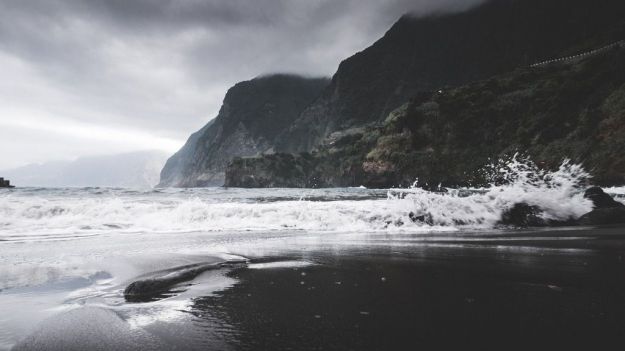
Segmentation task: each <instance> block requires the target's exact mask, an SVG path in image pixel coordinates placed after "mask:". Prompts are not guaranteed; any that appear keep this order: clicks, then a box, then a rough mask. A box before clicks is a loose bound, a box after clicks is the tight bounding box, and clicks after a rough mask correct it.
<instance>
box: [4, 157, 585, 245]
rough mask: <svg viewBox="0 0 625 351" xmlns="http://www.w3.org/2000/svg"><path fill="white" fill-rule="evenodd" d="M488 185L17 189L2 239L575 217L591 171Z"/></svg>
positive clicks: (476, 225) (517, 165) (401, 227)
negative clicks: (523, 215)
mask: <svg viewBox="0 0 625 351" xmlns="http://www.w3.org/2000/svg"><path fill="white" fill-rule="evenodd" d="M492 169H493V170H495V171H496V173H495V174H493V182H492V184H491V185H490V186H489V187H484V188H460V189H446V188H441V189H440V190H438V191H426V190H423V189H420V188H416V187H414V188H409V189H392V190H374V189H359V188H344V189H314V190H311V189H306V190H302V189H223V188H213V189H169V190H159V191H152V192H146V191H132V190H128V189H99V188H90V189H32V188H31V189H28V188H27V189H18V190H16V191H13V192H11V193H10V194H9V193H2V194H0V239H1V240H4V241H24V240H34V241H38V240H58V239H62V240H69V239H72V238H82V237H87V236H91V235H99V234H115V233H122V234H123V233H146V234H149V233H185V232H206V233H211V232H221V233H223V232H231V231H249V232H267V233H271V232H277V231H291V232H296V231H306V232H324V233H333V232H354V233H367V232H380V231H385V232H396V231H399V232H415V233H418V232H431V231H455V230H464V229H466V230H470V229H479V230H482V229H490V228H494V227H496V225H497V223H498V221H499V220H500V219H501V215H502V213H503V212H504V211H506V210H508V209H510V208H511V207H512V206H514V204H516V203H525V204H528V205H530V206H536V207H538V208H540V209H541V210H542V213H541V216H543V218H545V219H549V220H567V219H570V218H578V217H580V216H581V215H583V214H585V213H586V212H588V211H590V210H591V206H592V205H591V203H590V201H588V200H586V199H584V197H583V190H584V188H585V187H586V186H587V185H586V184H587V182H588V178H589V177H588V174H587V173H586V172H585V171H584V170H583V168H582V167H581V166H579V165H575V164H572V163H570V162H568V161H565V162H564V163H563V164H562V165H561V166H560V167H559V168H558V169H557V170H555V171H547V170H543V169H541V168H540V167H537V166H536V165H535V164H534V163H532V162H530V161H528V160H523V159H520V158H517V157H514V158H512V159H511V160H509V161H508V162H505V163H503V164H499V165H497V167H492Z"/></svg>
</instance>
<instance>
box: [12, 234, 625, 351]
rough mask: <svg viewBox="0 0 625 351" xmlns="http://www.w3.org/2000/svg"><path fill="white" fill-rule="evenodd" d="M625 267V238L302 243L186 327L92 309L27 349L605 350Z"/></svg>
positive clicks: (35, 337)
mask: <svg viewBox="0 0 625 351" xmlns="http://www.w3.org/2000/svg"><path fill="white" fill-rule="evenodd" d="M339 242H340V244H338V243H339ZM623 257H625V228H623V227H608V228H596V229H590V228H588V229H575V230H568V229H563V230H549V231H515V232H512V233H511V232H502V233H494V234H487V235H483V234H475V233H466V234H458V233H454V234H452V235H449V236H445V235H442V236H441V235H440V234H439V235H437V236H436V237H434V236H432V237H428V236H424V235H401V234H395V235H371V236H367V237H366V238H364V239H363V238H359V239H355V238H353V237H352V238H351V239H349V238H341V237H337V238H335V239H334V240H333V241H326V242H323V241H321V242H317V243H316V244H301V243H300V244H293V245H291V244H289V245H286V248H283V249H281V250H280V251H276V252H273V253H268V254H267V256H265V257H255V258H251V261H250V262H251V263H250V264H249V265H248V266H247V267H242V268H233V269H226V270H225V271H222V272H223V273H224V274H226V275H227V276H229V277H231V278H234V279H235V280H236V283H234V284H233V285H232V286H230V287H228V288H226V289H224V290H220V291H216V292H214V293H212V294H209V295H208V296H202V295H199V296H195V297H193V298H192V299H191V304H190V305H189V308H187V309H186V310H185V313H187V318H185V319H183V320H177V321H175V322H159V323H155V324H151V325H149V326H147V327H133V328H131V327H129V326H128V325H126V322H125V321H124V318H123V315H122V316H117V317H115V316H116V314H115V313H111V312H108V311H106V308H105V307H83V308H79V309H77V310H73V311H71V312H68V313H65V314H61V315H60V316H56V317H53V318H52V319H51V320H49V321H48V322H44V323H43V325H42V326H41V327H40V328H39V330H37V331H36V332H35V333H33V334H32V335H31V336H29V337H27V338H26V339H24V340H23V341H22V342H21V343H20V344H18V345H17V347H15V349H19V350H26V349H42V350H43V349H65V350H67V349H84V348H85V347H89V348H90V349H198V350H199V349H202V350H211V349H212V350H223V349H233V350H391V349H397V350H415V349H440V348H447V349H466V348H470V349H476V348H497V349H520V348H527V347H531V348H538V349H544V348H555V349H563V348H565V347H567V348H568V347H574V348H579V347H589V348H592V349H603V348H606V347H608V346H615V345H621V344H623V342H625V261H624V260H623ZM306 262H307V263H310V265H306V264H304V263H306ZM202 279H212V278H211V277H207V276H204V278H202V275H200V276H199V277H197V278H196V279H195V280H194V281H192V284H193V283H198V282H201V281H202ZM187 286H188V283H184V284H180V285H178V286H176V287H175V288H173V289H172V291H173V292H172V296H174V295H176V293H177V292H179V291H182V290H185V289H186V287H187ZM96 308H97V309H102V310H104V311H99V312H98V311H97V309H96ZM94 311H96V312H94ZM111 318H113V319H115V318H116V323H111V322H110V319H111ZM59 323H62V324H59ZM85 323H87V324H88V325H89V326H90V327H88V328H86V327H84V326H85V325H86V324H85ZM59 325H62V326H63V327H62V328H59ZM81 326H83V327H82V328H81ZM81 330H83V331H84V333H82V332H81ZM67 331H72V332H71V333H69V332H67Z"/></svg>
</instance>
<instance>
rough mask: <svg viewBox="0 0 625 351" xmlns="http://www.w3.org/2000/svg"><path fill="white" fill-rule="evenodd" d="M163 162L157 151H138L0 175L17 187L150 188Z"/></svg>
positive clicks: (82, 158)
mask: <svg viewBox="0 0 625 351" xmlns="http://www.w3.org/2000/svg"><path fill="white" fill-rule="evenodd" d="M166 159H167V154H166V153H163V152H160V151H138V152H131V153H125V154H118V155H104V156H90V157H80V158H78V159H76V160H74V161H53V162H46V163H43V164H30V165H26V166H23V167H18V168H14V169H10V170H6V171H2V174H3V175H5V176H6V177H7V178H10V179H11V181H12V183H13V184H14V185H16V186H40V187H121V188H151V187H153V186H154V185H156V184H157V183H158V180H159V172H160V170H161V168H162V167H163V165H164V164H165V160H166Z"/></svg>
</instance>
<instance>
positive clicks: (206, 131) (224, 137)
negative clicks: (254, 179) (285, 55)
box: [159, 75, 329, 187]
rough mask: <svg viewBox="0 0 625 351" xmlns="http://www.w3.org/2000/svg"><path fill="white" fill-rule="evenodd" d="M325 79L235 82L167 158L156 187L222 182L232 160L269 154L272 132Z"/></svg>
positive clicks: (313, 94) (306, 102)
mask: <svg viewBox="0 0 625 351" xmlns="http://www.w3.org/2000/svg"><path fill="white" fill-rule="evenodd" d="M328 83H329V80H328V79H326V78H304V77H299V76H293V75H271V76H264V77H259V78H255V79H252V80H250V81H245V82H241V83H238V84H236V85H235V86H234V87H232V88H230V90H228V93H227V94H226V97H225V98H224V101H223V105H222V107H221V109H220V111H219V114H218V116H217V117H216V118H215V119H214V120H212V121H210V122H209V123H208V124H207V125H206V126H205V127H204V128H202V129H201V130H199V131H198V132H196V133H194V134H193V135H191V137H190V138H189V140H188V141H187V143H186V144H185V145H184V146H183V148H182V149H181V150H180V151H178V152H177V153H176V154H174V155H173V156H172V157H171V158H170V159H169V160H168V161H167V163H166V165H165V167H164V168H163V170H162V172H161V181H160V184H159V186H161V187H166V186H173V187H201V186H221V185H223V184H224V172H225V169H226V166H227V165H228V163H230V161H231V160H232V159H233V158H235V157H245V156H255V155H260V154H271V153H273V147H274V145H275V143H276V138H277V136H278V134H280V133H281V132H282V131H283V130H284V129H286V128H287V127H288V126H290V125H291V123H292V122H293V121H294V120H295V119H296V118H297V117H298V115H299V114H300V112H301V111H302V110H303V109H304V108H305V107H306V106H308V105H309V104H310V103H311V102H312V101H313V100H314V99H315V98H316V97H317V96H318V95H319V94H320V92H321V90H322V89H323V88H324V87H325V86H327V84H328Z"/></svg>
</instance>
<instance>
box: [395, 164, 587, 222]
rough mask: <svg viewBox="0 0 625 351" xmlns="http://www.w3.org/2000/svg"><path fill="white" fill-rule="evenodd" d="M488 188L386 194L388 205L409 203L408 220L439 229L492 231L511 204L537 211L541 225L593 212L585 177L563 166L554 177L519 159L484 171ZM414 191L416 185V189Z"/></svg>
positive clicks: (574, 167) (580, 169)
mask: <svg viewBox="0 0 625 351" xmlns="http://www.w3.org/2000/svg"><path fill="white" fill-rule="evenodd" d="M485 172H486V173H487V175H488V176H489V178H490V179H491V184H490V186H488V187H483V188H473V189H471V188H460V189H445V191H444V192H442V191H440V190H439V191H437V192H429V191H425V190H423V189H419V188H415V187H412V188H411V189H403V190H396V189H392V190H389V195H388V196H389V199H397V200H399V199H402V200H411V201H412V202H413V208H414V212H413V213H414V214H413V215H412V216H411V218H412V219H415V218H418V219H426V220H425V222H427V223H429V224H432V225H439V226H454V227H470V228H484V229H487V228H493V227H495V226H496V225H497V223H498V222H499V221H500V220H501V216H502V213H503V212H505V211H506V210H509V209H510V208H512V207H513V206H514V205H515V204H518V203H524V204H527V205H529V206H536V207H537V208H539V209H540V210H541V211H542V212H541V214H540V215H541V216H542V217H543V218H544V219H545V220H561V221H566V220H570V219H576V218H578V217H580V216H582V215H583V214H585V213H587V212H588V211H590V210H591V209H592V203H591V202H590V201H589V200H587V199H585V198H584V196H583V190H584V187H585V186H586V185H587V184H588V181H589V178H590V175H589V174H588V173H587V172H586V171H585V170H584V169H583V167H582V166H581V165H577V164H572V163H571V162H570V161H569V160H565V161H564V162H563V163H562V164H561V165H560V167H559V168H558V169H557V170H556V171H549V170H545V169H542V168H540V167H538V166H537V165H536V164H535V163H534V162H532V161H531V160H529V159H527V158H521V157H520V156H519V155H518V154H517V155H514V156H513V157H512V158H511V159H510V160H507V161H500V162H498V163H497V164H494V165H491V166H489V167H487V168H485ZM415 185H416V184H415Z"/></svg>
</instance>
